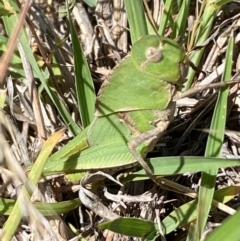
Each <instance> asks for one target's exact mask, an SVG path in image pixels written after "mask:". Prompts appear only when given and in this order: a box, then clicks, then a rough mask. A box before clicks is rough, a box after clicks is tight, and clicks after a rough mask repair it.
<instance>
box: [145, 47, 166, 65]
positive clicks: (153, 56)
mask: <svg viewBox="0 0 240 241" xmlns="http://www.w3.org/2000/svg"><path fill="white" fill-rule="evenodd" d="M145 56H146V59H147V60H148V61H150V62H153V63H157V62H160V61H162V59H163V55H162V52H161V50H160V49H159V48H154V47H149V48H147V49H146V52H145Z"/></svg>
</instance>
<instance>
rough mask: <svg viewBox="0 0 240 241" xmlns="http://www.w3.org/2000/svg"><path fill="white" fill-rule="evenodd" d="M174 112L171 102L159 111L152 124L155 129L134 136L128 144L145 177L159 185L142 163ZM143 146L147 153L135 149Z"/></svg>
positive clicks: (151, 172)
mask: <svg viewBox="0 0 240 241" xmlns="http://www.w3.org/2000/svg"><path fill="white" fill-rule="evenodd" d="M174 111H175V102H171V103H170V104H169V106H168V108H167V109H166V110H164V111H161V112H160V113H159V114H158V116H159V118H158V119H157V120H156V121H155V122H154V123H153V124H155V125H156V128H154V129H152V130H149V131H147V132H145V133H142V134H140V135H138V136H136V137H135V138H134V139H133V140H131V141H129V142H128V148H129V150H130V152H131V153H132V154H133V155H134V157H135V158H136V160H137V161H138V163H139V164H140V165H141V166H142V168H143V169H144V170H145V171H146V173H147V175H148V176H149V177H150V178H151V179H152V180H153V181H154V182H155V183H156V184H158V185H159V182H158V180H157V178H156V177H155V176H154V173H153V171H152V170H151V169H150V167H149V166H148V165H147V163H146V162H145V161H144V157H145V156H146V154H147V152H149V151H151V150H152V149H153V148H154V146H155V144H156V142H157V141H158V139H159V138H160V137H161V136H162V134H163V133H164V131H165V130H166V129H167V127H168V125H169V123H170V122H171V121H172V119H173V116H174ZM142 144H144V146H146V147H147V151H143V153H141V152H139V151H138V150H137V148H138V147H139V146H141V145H142Z"/></svg>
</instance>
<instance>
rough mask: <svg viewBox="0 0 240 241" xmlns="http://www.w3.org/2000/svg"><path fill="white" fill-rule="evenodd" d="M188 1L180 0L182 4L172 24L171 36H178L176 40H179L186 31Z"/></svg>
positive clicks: (173, 37)
mask: <svg viewBox="0 0 240 241" xmlns="http://www.w3.org/2000/svg"><path fill="white" fill-rule="evenodd" d="M190 2H191V1H190V0H186V1H182V5H181V8H180V10H179V13H178V16H177V20H176V22H175V24H174V29H173V32H172V34H171V38H172V39H175V38H178V37H180V39H179V41H178V42H181V41H182V40H183V38H184V35H185V34H184V33H185V31H186V23H187V18H188V12H189V6H190Z"/></svg>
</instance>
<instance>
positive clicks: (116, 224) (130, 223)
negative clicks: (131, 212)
mask: <svg viewBox="0 0 240 241" xmlns="http://www.w3.org/2000/svg"><path fill="white" fill-rule="evenodd" d="M98 227H99V228H101V229H109V230H111V231H113V232H117V233H120V234H123V235H127V236H133V237H142V238H143V237H147V236H148V235H149V234H150V233H152V232H154V231H156V230H157V226H156V224H155V223H154V222H152V221H148V220H142V219H139V218H118V219H115V220H113V221H110V222H105V223H101V224H99V225H98Z"/></svg>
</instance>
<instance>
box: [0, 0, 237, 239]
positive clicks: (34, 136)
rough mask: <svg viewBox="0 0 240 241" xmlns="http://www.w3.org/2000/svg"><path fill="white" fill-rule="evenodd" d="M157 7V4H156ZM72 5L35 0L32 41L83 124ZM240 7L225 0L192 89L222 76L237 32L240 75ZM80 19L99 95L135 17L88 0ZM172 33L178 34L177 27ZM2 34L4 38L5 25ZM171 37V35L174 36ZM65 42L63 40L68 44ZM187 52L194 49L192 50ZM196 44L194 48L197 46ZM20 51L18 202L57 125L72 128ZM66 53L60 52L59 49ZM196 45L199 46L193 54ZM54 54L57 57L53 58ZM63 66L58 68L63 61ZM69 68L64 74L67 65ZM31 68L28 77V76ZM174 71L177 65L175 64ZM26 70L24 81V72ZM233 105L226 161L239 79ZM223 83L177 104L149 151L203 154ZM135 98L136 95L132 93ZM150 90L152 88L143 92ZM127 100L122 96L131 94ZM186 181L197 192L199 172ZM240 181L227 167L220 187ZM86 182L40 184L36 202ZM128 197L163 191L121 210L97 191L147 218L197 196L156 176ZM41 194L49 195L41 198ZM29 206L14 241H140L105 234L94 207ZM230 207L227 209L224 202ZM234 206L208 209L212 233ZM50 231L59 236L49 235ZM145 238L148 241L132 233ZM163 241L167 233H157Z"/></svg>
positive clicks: (9, 116) (77, 10) (178, 234)
mask: <svg viewBox="0 0 240 241" xmlns="http://www.w3.org/2000/svg"><path fill="white" fill-rule="evenodd" d="M152 2H153V1H150V3H149V7H150V9H153V10H152V12H153V13H152V14H153V18H154V19H156V21H159V19H160V16H159V12H160V11H159V10H158V7H160V6H157V5H153V3H152ZM154 4H155V3H154ZM60 6H64V1H57V2H54V1H53V2H51V3H50V1H48V2H44V1H43V2H41V1H40V2H38V1H35V2H34V3H33V4H32V6H31V8H30V10H29V14H28V17H27V19H26V23H27V24H26V29H27V31H28V36H29V44H30V46H31V49H32V51H33V52H34V55H35V57H36V58H37V59H38V64H39V66H41V68H43V69H44V68H48V69H49V72H50V79H51V84H52V85H53V88H55V90H56V91H57V96H58V98H59V99H60V101H61V103H62V104H63V105H64V106H65V108H66V109H67V110H68V112H69V113H71V116H72V118H73V119H74V121H75V122H76V123H77V124H78V125H79V126H81V122H80V118H79V109H78V107H77V101H76V98H75V93H74V90H75V83H74V76H73V53H72V46H71V41H70V39H69V37H68V31H69V30H68V27H67V24H66V21H67V20H66V17H65V16H64V17H63V16H60V17H59V14H60V13H62V12H61V11H60V13H59V11H58V10H59V7H60ZM239 8H240V6H239V4H238V3H231V4H229V5H226V6H225V7H224V8H223V9H222V10H221V11H220V13H219V14H218V16H217V18H216V20H215V25H214V28H213V29H212V31H211V36H210V37H209V39H208V40H207V41H206V42H205V43H204V44H203V45H202V46H198V47H197V48H203V47H205V49H206V50H205V52H204V57H203V58H202V61H201V63H200V65H199V66H198V67H197V69H198V70H197V71H198V73H197V74H196V77H195V82H194V85H209V84H210V83H212V82H214V81H216V80H219V78H220V77H219V76H221V75H222V73H223V70H224V58H225V54H226V43H227V41H228V39H229V36H230V35H234V37H235V43H234V52H233V63H232V64H233V75H235V74H236V78H238V77H237V74H238V71H239V39H240V38H239V36H240V35H239V23H240V20H239V16H240V15H239ZM72 17H73V20H74V24H75V27H76V29H77V32H78V34H79V39H80V41H81V44H82V46H83V49H84V53H85V56H86V58H87V61H88V63H89V66H90V69H91V73H92V76H93V79H94V85H95V88H96V92H97V90H98V89H99V87H100V85H101V84H102V82H103V81H104V80H105V79H106V78H107V77H108V76H109V75H110V74H111V71H112V69H113V68H114V66H116V65H117V64H119V63H120V62H121V60H122V59H123V58H124V57H125V56H126V55H127V54H128V53H129V51H130V49H131V42H130V37H129V29H128V22H127V15H126V12H125V11H124V5H123V1H106V0H105V1H101V0H99V1H98V3H97V6H96V7H95V8H90V7H88V6H87V5H86V4H84V3H82V2H77V3H76V5H75V6H74V8H73V10H72ZM194 17H195V16H194V11H193V12H192V14H191V15H190V16H189V25H188V29H191V27H192V24H193V22H192V19H194ZM169 31H170V30H169ZM1 32H2V35H3V36H6V32H5V27H4V23H3V22H2V23H1ZM169 34H170V33H166V35H169ZM63 39H64V41H62V40H63ZM184 47H185V48H186V51H187V46H184ZM195 47H196V46H195ZM17 48H18V52H19V53H20V56H21V61H22V63H23V66H24V65H25V69H24V70H23V69H21V68H20V67H19V65H18V63H16V65H14V64H10V65H9V67H8V72H7V74H6V76H5V78H4V81H3V82H2V84H1V91H0V95H1V103H2V104H1V107H2V108H1V111H0V117H1V138H0V143H1V144H0V146H1V153H2V155H1V179H0V180H1V186H0V188H1V197H2V198H11V199H16V195H17V187H18V186H19V185H22V181H21V180H25V179H24V177H23V176H24V175H25V173H24V171H23V168H22V167H24V166H26V165H28V164H29V163H31V162H33V161H35V160H36V158H37V156H38V154H39V152H40V150H41V148H42V145H43V142H44V141H45V140H46V139H47V138H48V137H49V136H50V135H52V134H53V133H55V132H56V130H58V129H60V128H62V127H65V124H64V123H63V121H62V119H61V117H60V115H59V113H58V111H57V109H56V107H55V106H54V105H53V104H52V102H51V100H50V98H49V96H48V95H47V93H46V92H45V91H44V90H43V88H42V86H41V84H40V82H39V81H38V79H34V76H33V75H32V72H31V70H27V69H28V64H27V61H25V60H26V55H25V54H24V52H23V51H22V50H21V46H20V45H18V46H17ZM58 50H61V51H58ZM192 51H194V50H192ZM53 55H54V58H52V56H53ZM57 65H58V66H60V67H57ZM60 70H61V71H60ZM23 71H25V73H26V74H23V73H22V72H23ZM170 71H171V70H170ZM25 75H26V76H27V77H26V78H25V77H23V76H25ZM230 92H231V94H230V96H229V102H228V106H227V109H228V118H227V126H226V130H225V139H224V143H223V145H222V150H221V151H222V155H223V157H228V158H229V157H231V156H239V155H240V154H239V152H240V149H239V143H240V140H239V139H240V138H239V134H238V133H239V128H240V124H239V103H240V99H239V90H238V84H236V85H233V86H232V87H231V91H230ZM217 93H218V88H214V89H210V90H205V91H202V92H200V93H193V94H192V95H191V96H190V97H187V98H184V99H182V100H181V101H179V102H178V103H177V110H176V113H175V119H174V121H173V122H172V123H171V125H170V126H169V128H168V130H167V131H166V133H165V135H164V136H163V137H162V138H161V140H160V142H159V145H157V146H156V148H155V149H154V151H153V152H152V153H150V154H149V155H150V156H163V155H165V156H168V155H171V156H179V155H184V156H203V155H204V150H205V146H206V141H207V136H208V134H209V132H210V130H209V126H210V123H211V118H212V114H213V110H214V106H215V103H216V99H217ZM130 94H131V93H130ZM143 94H144V93H143ZM123 98H124V96H123ZM71 138H72V134H71V133H70V131H66V132H65V134H64V136H63V138H62V139H61V141H60V143H59V144H58V145H57V146H56V148H55V149H56V150H57V149H60V148H61V147H62V146H63V145H65V144H66V143H67V142H68V140H69V139H71ZM169 178H170V179H171V180H173V181H174V182H177V183H179V184H181V185H184V186H186V187H189V188H192V189H193V190H195V191H197V190H198V188H199V182H200V174H199V173H186V174H184V175H181V176H173V177H169ZM238 183H239V168H238V167H236V168H225V169H221V170H219V174H218V177H217V181H216V189H220V188H223V187H226V186H231V185H237V184H238ZM78 187H79V186H78V184H76V183H70V182H68V181H66V180H65V179H64V178H63V177H61V178H56V179H52V180H51V181H48V182H45V183H40V184H39V186H38V188H39V190H40V192H36V195H34V197H33V198H32V199H31V200H32V201H33V200H35V201H42V202H59V201H63V200H70V199H73V198H75V197H77V192H76V190H77V189H78ZM108 188H109V189H108V191H109V192H111V193H115V194H116V193H118V191H119V187H118V186H115V185H109V186H108ZM121 191H122V193H123V194H125V195H127V194H128V195H134V196H136V195H141V197H142V198H145V199H146V200H147V198H148V197H149V196H154V197H156V199H155V200H156V201H155V202H140V203H137V202H131V203H126V204H125V206H121V205H119V204H118V203H116V202H113V201H109V200H107V199H106V198H104V197H103V196H102V195H103V194H102V192H100V193H98V195H99V196H100V197H101V198H102V200H103V202H104V203H105V205H106V206H108V208H109V209H111V210H114V211H115V212H116V213H118V214H119V215H121V216H132V217H141V218H144V219H149V220H155V219H156V216H157V217H160V219H161V220H162V219H163V218H164V217H165V216H167V215H168V214H169V213H170V212H171V211H173V210H175V209H177V208H178V207H179V206H181V205H182V204H184V203H186V202H188V201H190V200H192V198H190V197H188V196H185V195H182V194H179V193H176V192H174V191H171V190H164V189H162V188H160V187H158V186H156V185H155V184H154V183H152V182H151V181H141V182H136V183H134V184H132V183H128V184H126V185H125V186H124V187H123V188H122V189H121ZM40 193H41V195H40ZM227 205H228V206H229V207H231V208H233V209H236V208H237V207H238V205H239V197H238V196H236V197H235V198H234V199H232V201H231V203H228V204H227ZM21 206H22V208H23V209H24V210H27V211H26V212H27V213H29V214H31V215H30V217H29V218H25V219H24V220H23V221H22V222H21V225H20V226H19V228H18V230H17V232H16V235H15V240H78V238H76V237H75V239H74V236H75V235H74V234H73V232H72V231H70V229H69V226H71V227H72V230H75V229H76V230H78V231H81V232H82V237H85V238H86V240H133V239H132V238H129V237H124V236H120V235H118V234H115V233H113V232H111V231H107V230H105V231H101V230H99V229H97V228H95V227H96V224H97V223H99V222H101V221H102V220H101V218H99V217H98V216H96V215H95V214H94V213H92V212H91V211H89V210H88V209H86V208H84V207H81V209H75V210H74V211H71V212H69V213H67V214H64V215H62V216H57V215H56V216H51V217H47V218H45V217H43V216H41V215H39V214H38V215H39V216H38V215H37V216H36V213H35V212H34V210H32V209H34V208H33V206H32V205H31V204H30V203H29V202H28V201H27V200H26V199H24V198H23V199H22V200H21ZM223 209H224V208H223ZM226 212H228V211H226V210H225V212H224V210H220V209H215V210H214V211H212V212H211V213H210V215H211V216H210V217H209V222H208V226H207V227H206V233H208V232H209V231H210V230H212V229H213V228H214V227H216V226H218V225H220V224H221V222H222V220H224V219H225V217H226V216H228V214H227V213H226ZM6 219H7V216H5V215H1V216H0V227H3V225H4V223H5V222H6ZM187 229H188V228H187V227H181V228H179V229H178V230H176V231H175V232H172V233H171V234H169V235H167V236H166V240H185V239H186V233H187ZM50 234H51V235H52V237H51V238H50ZM134 240H140V239H134ZM159 240H160V239H159Z"/></svg>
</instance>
